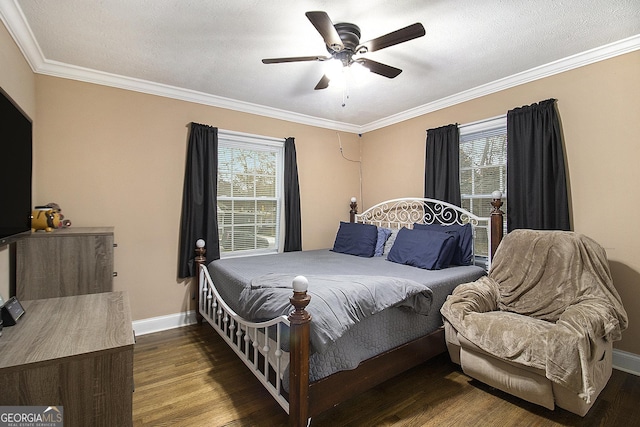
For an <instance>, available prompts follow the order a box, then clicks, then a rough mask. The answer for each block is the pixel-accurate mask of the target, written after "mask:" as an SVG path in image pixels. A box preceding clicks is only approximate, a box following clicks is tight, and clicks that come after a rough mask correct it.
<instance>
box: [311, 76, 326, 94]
mask: <svg viewBox="0 0 640 427" xmlns="http://www.w3.org/2000/svg"><path fill="white" fill-rule="evenodd" d="M328 87H329V77H327V76H326V74H325V75H324V76H322V78H321V79H320V81H319V82H318V84H317V85H316V87H314V88H313V90H320V89H326V88H328Z"/></svg>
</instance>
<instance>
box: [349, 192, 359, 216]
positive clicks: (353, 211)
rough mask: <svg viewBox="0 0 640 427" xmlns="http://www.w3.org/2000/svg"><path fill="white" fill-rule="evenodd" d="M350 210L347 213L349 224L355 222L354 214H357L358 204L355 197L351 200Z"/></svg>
mask: <svg viewBox="0 0 640 427" xmlns="http://www.w3.org/2000/svg"><path fill="white" fill-rule="evenodd" d="M349 207H350V208H351V210H350V211H349V222H356V214H357V213H358V203H357V200H356V198H355V197H352V198H351V204H349Z"/></svg>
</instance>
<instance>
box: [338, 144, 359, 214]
mask: <svg viewBox="0 0 640 427" xmlns="http://www.w3.org/2000/svg"><path fill="white" fill-rule="evenodd" d="M336 135H338V145H339V146H340V155H341V156H342V158H343V159H345V160H346V161H349V162H353V163H357V164H358V173H359V175H360V197H359V198H358V203H359V204H360V207H361V209H364V200H363V199H362V159H360V160H352V159H349V158H347V156H345V155H344V152H343V151H342V140H341V139H340V133H339V132H336ZM361 136H362V135H358V137H361Z"/></svg>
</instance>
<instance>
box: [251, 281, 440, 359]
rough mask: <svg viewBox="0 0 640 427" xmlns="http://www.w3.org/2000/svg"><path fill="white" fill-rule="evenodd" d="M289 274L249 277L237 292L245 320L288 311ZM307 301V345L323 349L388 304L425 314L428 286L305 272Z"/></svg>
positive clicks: (290, 293)
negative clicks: (308, 300)
mask: <svg viewBox="0 0 640 427" xmlns="http://www.w3.org/2000/svg"><path fill="white" fill-rule="evenodd" d="M294 277H295V275H293V274H266V275H263V276H259V277H256V278H254V279H253V280H252V281H251V286H249V287H246V288H245V289H244V290H243V291H242V292H241V294H240V300H239V303H240V311H241V312H242V313H244V314H245V315H246V316H247V317H248V318H250V319H256V320H267V319H272V318H274V317H276V316H280V315H288V314H289V313H290V312H291V304H290V302H289V298H291V296H292V286H291V283H292V280H293V278H294ZM306 277H307V279H308V280H309V289H308V291H307V293H308V294H309V295H310V296H311V304H309V306H308V307H307V311H308V312H309V314H311V318H312V322H311V347H312V350H315V351H324V350H325V349H326V347H327V346H328V345H329V344H331V343H333V342H335V341H336V340H337V339H338V338H340V337H341V336H342V335H343V334H344V333H345V332H346V331H347V330H348V329H349V328H351V327H352V326H353V325H355V324H356V323H357V322H359V321H361V320H363V319H365V318H367V317H369V316H372V315H374V314H376V313H378V312H380V311H382V310H384V309H385V308H388V307H393V306H395V307H403V308H406V309H408V310H413V311H414V312H416V313H418V314H423V315H427V314H428V313H429V310H430V308H431V302H432V293H431V290H430V289H429V288H428V287H426V286H425V285H422V284H420V283H418V282H415V281H413V280H409V279H402V278H397V277H388V276H364V275H322V276H320V275H307V276H306Z"/></svg>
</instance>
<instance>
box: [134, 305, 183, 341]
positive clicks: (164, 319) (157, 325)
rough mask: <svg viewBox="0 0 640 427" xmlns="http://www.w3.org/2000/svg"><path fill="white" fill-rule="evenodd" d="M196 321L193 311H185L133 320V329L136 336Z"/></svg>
mask: <svg viewBox="0 0 640 427" xmlns="http://www.w3.org/2000/svg"><path fill="white" fill-rule="evenodd" d="M194 323H196V314H195V311H193V310H189V311H187V312H186V313H185V312H183V313H174V314H168V315H166V316H158V317H151V318H149V319H142V320H135V321H134V322H133V330H134V331H135V334H136V335H137V336H140V335H146V334H152V333H154V332H160V331H166V330H167V329H173V328H180V327H182V326H187V325H193V324H194Z"/></svg>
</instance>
